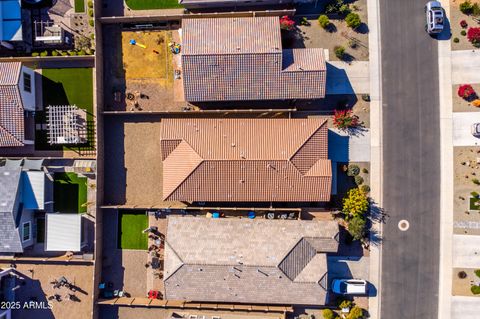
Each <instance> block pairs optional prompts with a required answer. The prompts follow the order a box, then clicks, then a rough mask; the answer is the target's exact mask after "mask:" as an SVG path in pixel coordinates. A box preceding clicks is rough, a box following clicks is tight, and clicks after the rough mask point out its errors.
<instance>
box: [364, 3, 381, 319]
mask: <svg viewBox="0 0 480 319" xmlns="http://www.w3.org/2000/svg"><path fill="white" fill-rule="evenodd" d="M367 8H368V25H369V29H370V32H369V36H368V44H369V57H370V99H371V102H370V142H371V146H370V189H371V191H370V196H371V198H373V199H374V200H375V205H377V206H378V207H382V202H383V197H382V196H383V192H382V188H383V178H382V175H383V166H382V157H383V149H382V146H383V142H382V69H381V46H380V40H381V34H380V5H379V0H367ZM372 230H373V232H371V233H370V236H371V237H370V239H372V237H373V236H374V235H373V234H374V233H377V234H376V235H375V236H378V238H382V223H381V222H374V223H373V224H372ZM369 277H370V278H369V280H370V283H371V284H372V285H373V286H374V287H375V288H376V290H377V295H376V296H375V297H370V298H369V300H368V306H369V314H370V318H372V319H378V318H380V314H381V280H382V247H381V244H379V245H370V269H369Z"/></svg>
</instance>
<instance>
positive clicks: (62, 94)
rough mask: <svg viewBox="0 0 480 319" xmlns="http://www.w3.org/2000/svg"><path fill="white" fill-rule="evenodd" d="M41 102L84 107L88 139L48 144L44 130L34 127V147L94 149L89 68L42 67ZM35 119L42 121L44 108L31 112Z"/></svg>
mask: <svg viewBox="0 0 480 319" xmlns="http://www.w3.org/2000/svg"><path fill="white" fill-rule="evenodd" d="M42 94H43V105H44V106H48V105H76V106H77V107H79V108H81V109H84V110H86V111H87V132H88V136H87V138H88V142H87V144H83V145H75V146H65V147H61V146H58V145H53V146H52V145H50V144H49V143H48V141H47V135H46V131H36V134H35V148H36V149H39V150H62V149H64V150H73V151H77V152H79V153H80V151H82V150H85V151H91V150H94V149H95V125H94V117H93V116H94V114H93V73H92V69H91V68H64V69H42ZM35 123H37V124H40V123H46V116H45V114H44V112H42V111H40V112H36V113H35Z"/></svg>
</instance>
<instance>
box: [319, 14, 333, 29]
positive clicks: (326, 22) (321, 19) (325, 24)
mask: <svg viewBox="0 0 480 319" xmlns="http://www.w3.org/2000/svg"><path fill="white" fill-rule="evenodd" d="M318 24H320V26H321V27H322V28H324V29H326V28H327V27H328V26H329V25H330V19H328V17H327V16H326V15H324V14H322V15H321V16H319V17H318Z"/></svg>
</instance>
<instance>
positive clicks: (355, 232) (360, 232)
mask: <svg viewBox="0 0 480 319" xmlns="http://www.w3.org/2000/svg"><path fill="white" fill-rule="evenodd" d="M366 225H367V222H366V221H365V219H363V218H362V217H354V218H352V219H351V220H350V221H349V222H348V232H349V233H350V235H352V237H353V239H355V240H360V239H363V238H364V237H365V227H366Z"/></svg>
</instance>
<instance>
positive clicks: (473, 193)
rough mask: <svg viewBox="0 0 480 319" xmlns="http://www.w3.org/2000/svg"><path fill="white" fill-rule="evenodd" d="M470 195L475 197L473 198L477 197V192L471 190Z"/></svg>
mask: <svg viewBox="0 0 480 319" xmlns="http://www.w3.org/2000/svg"><path fill="white" fill-rule="evenodd" d="M470 195H472V197H475V198H478V196H479V195H478V193H477V192H471V193H470Z"/></svg>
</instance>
